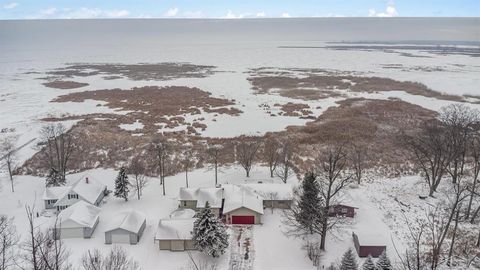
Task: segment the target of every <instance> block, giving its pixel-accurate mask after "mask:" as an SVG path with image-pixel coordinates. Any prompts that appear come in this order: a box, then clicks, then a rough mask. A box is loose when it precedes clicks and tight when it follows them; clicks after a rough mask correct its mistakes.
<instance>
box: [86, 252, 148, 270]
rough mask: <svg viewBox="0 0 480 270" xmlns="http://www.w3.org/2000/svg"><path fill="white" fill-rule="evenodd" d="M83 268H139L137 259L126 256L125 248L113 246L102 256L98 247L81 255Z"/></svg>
mask: <svg viewBox="0 0 480 270" xmlns="http://www.w3.org/2000/svg"><path fill="white" fill-rule="evenodd" d="M82 269H83V270H139V269H140V266H139V264H138V262H137V261H135V260H134V259H133V258H130V257H129V256H128V253H127V252H126V251H125V249H123V248H121V247H118V246H116V247H113V248H112V249H111V250H110V252H109V253H108V254H107V255H106V256H104V255H102V253H101V252H100V251H99V250H98V249H94V250H93V251H90V250H89V251H87V252H86V253H85V254H83V256H82Z"/></svg>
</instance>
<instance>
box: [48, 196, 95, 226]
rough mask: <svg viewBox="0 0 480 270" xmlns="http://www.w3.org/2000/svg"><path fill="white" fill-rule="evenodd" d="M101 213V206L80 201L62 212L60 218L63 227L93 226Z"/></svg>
mask: <svg viewBox="0 0 480 270" xmlns="http://www.w3.org/2000/svg"><path fill="white" fill-rule="evenodd" d="M99 214H100V208H98V207H96V206H94V205H91V204H89V203H86V202H84V201H78V202H76V203H75V204H73V205H72V206H70V207H68V208H67V209H65V210H63V211H62V212H60V214H59V215H58V220H59V222H60V224H59V227H61V228H83V227H88V228H93V226H94V225H95V223H96V222H97V219H98V216H99Z"/></svg>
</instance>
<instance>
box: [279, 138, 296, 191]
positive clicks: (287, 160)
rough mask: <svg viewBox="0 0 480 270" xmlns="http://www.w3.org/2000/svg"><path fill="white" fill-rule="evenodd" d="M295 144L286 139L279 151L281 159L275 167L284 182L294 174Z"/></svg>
mask: <svg viewBox="0 0 480 270" xmlns="http://www.w3.org/2000/svg"><path fill="white" fill-rule="evenodd" d="M292 158H293V146H292V144H291V143H290V140H288V139H286V140H284V141H283V142H282V143H281V147H280V151H279V160H278V164H277V167H276V169H275V174H276V175H277V176H278V178H280V179H281V180H282V181H283V182H284V183H287V180H288V178H289V177H290V176H292V174H293V163H292Z"/></svg>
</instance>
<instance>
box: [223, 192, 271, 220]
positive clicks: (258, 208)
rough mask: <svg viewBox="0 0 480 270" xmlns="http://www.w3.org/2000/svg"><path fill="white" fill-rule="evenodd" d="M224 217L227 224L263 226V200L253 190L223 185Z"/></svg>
mask: <svg viewBox="0 0 480 270" xmlns="http://www.w3.org/2000/svg"><path fill="white" fill-rule="evenodd" d="M223 188H224V194H225V202H224V206H223V215H224V216H225V221H226V223H227V224H261V223H262V215H263V199H262V198H261V197H260V195H259V194H257V193H256V192H254V191H253V190H252V189H251V188H249V187H245V186H237V185H223Z"/></svg>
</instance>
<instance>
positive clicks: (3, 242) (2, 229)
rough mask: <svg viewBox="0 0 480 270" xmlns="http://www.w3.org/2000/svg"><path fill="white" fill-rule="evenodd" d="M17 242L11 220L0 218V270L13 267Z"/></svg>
mask: <svg viewBox="0 0 480 270" xmlns="http://www.w3.org/2000/svg"><path fill="white" fill-rule="evenodd" d="M18 240H19V237H18V235H17V231H16V228H15V225H14V222H13V218H8V217H7V216H0V270H8V269H11V268H12V267H13V266H14V265H15V258H16V254H15V247H16V245H17V242H18Z"/></svg>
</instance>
